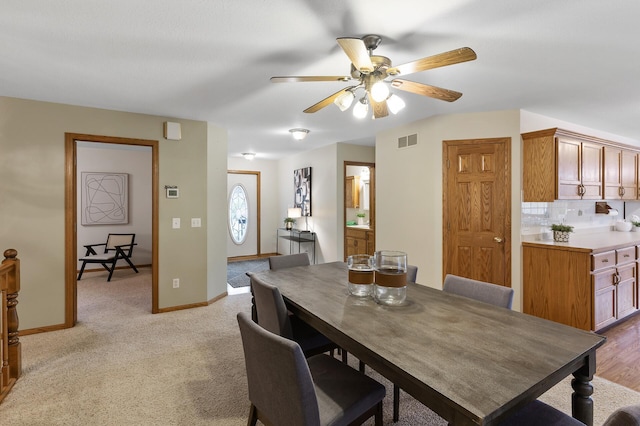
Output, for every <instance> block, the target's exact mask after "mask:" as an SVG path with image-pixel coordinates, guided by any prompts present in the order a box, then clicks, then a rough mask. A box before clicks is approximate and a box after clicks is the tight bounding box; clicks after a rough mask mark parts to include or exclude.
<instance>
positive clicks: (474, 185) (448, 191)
mask: <svg viewBox="0 0 640 426" xmlns="http://www.w3.org/2000/svg"><path fill="white" fill-rule="evenodd" d="M510 144H511V139H510V138H499V139H475V140H461V141H444V146H443V159H444V165H443V166H444V168H443V169H444V176H443V184H444V188H443V195H444V203H443V206H444V209H443V214H444V217H443V227H444V229H443V257H444V260H443V261H444V265H443V271H444V274H445V275H446V274H447V273H449V274H454V275H459V276H463V277H467V278H472V279H476V280H480V281H486V282H490V283H494V284H500V285H504V286H507V287H510V286H511V242H510V240H511V238H510V237H511V195H510V194H511V178H510V174H511V166H510V164H511V154H510V153H511V149H510Z"/></svg>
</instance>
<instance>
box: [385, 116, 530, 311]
mask: <svg viewBox="0 0 640 426" xmlns="http://www.w3.org/2000/svg"><path fill="white" fill-rule="evenodd" d="M519 117H520V115H519V111H517V110H515V111H498V112H487V113H471V114H456V115H448V116H437V117H432V118H428V119H425V120H421V121H417V122H414V123H412V124H409V125H406V126H402V127H399V128H396V129H393V130H389V131H386V132H382V133H380V134H379V135H378V137H377V138H376V249H378V250H381V249H387V250H402V251H405V252H407V254H408V261H409V263H411V264H414V265H417V266H418V282H419V283H421V284H425V285H429V286H431V287H435V288H442V260H443V258H442V223H443V220H442V209H443V206H442V141H443V140H458V139H473V138H498V137H510V138H511V140H512V143H511V163H512V176H511V185H512V191H511V197H512V200H511V209H512V214H511V222H512V225H511V226H512V233H511V239H510V240H511V241H510V242H511V251H512V263H511V270H512V273H511V280H512V287H513V288H514V291H515V297H514V303H513V308H514V309H518V310H519V309H520V306H521V293H522V288H521V278H520V277H521V273H520V268H521V261H520V258H521V256H520V186H521V183H520V182H521V178H520V175H521V172H520V170H521V167H520V164H521V161H520V156H521V149H520V146H521V143H520V121H519V120H520V118H519ZM414 133H417V134H418V145H416V146H413V147H409V148H405V149H398V148H397V141H398V138H399V137H402V136H407V135H410V134H414Z"/></svg>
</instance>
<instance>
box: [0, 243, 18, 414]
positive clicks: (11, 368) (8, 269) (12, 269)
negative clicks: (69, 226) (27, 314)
mask: <svg viewBox="0 0 640 426" xmlns="http://www.w3.org/2000/svg"><path fill="white" fill-rule="evenodd" d="M17 256H18V252H17V251H16V250H14V249H7V250H5V251H4V260H3V261H2V264H1V265H0V362H1V363H2V364H1V365H0V366H1V367H2V368H1V369H0V403H1V402H2V401H3V400H4V398H5V397H6V396H7V394H8V393H9V391H10V390H11V388H12V387H13V385H14V384H15V382H16V380H18V378H19V377H20V375H21V374H22V349H21V347H20V338H19V336H18V334H19V333H18V311H17V309H16V306H17V305H18V292H20V259H18V257H17Z"/></svg>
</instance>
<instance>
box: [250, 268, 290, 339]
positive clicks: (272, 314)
mask: <svg viewBox="0 0 640 426" xmlns="http://www.w3.org/2000/svg"><path fill="white" fill-rule="evenodd" d="M250 282H251V292H252V293H253V299H254V304H255V307H256V314H257V316H258V324H260V326H261V327H263V328H264V329H266V330H268V331H270V332H272V333H275V334H277V335H279V336H283V337H286V338H288V339H292V338H293V330H292V328H291V321H290V319H289V312H288V310H287V305H285V303H284V299H283V298H282V294H281V293H280V290H279V289H278V287H275V286H272V285H271V284H267V283H265V282H264V281H262V280H261V279H260V278H257V277H256V276H255V275H251V277H250Z"/></svg>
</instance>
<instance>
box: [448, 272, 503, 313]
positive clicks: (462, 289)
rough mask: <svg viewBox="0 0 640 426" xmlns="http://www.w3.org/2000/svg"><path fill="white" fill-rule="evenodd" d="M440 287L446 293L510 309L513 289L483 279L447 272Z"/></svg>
mask: <svg viewBox="0 0 640 426" xmlns="http://www.w3.org/2000/svg"><path fill="white" fill-rule="evenodd" d="M442 289H443V290H444V291H446V292H447V293H452V294H457V295H459V296H464V297H468V298H470V299H475V300H478V301H480V302H484V303H489V304H491V305H495V306H500V307H503V308H507V309H511V304H512V303H513V289H512V288H510V287H504V286H501V285H497V284H490V283H486V282H484V281H477V280H472V279H470V278H464V277H459V276H457V275H451V274H447V276H446V277H445V278H444V284H443V286H442Z"/></svg>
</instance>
